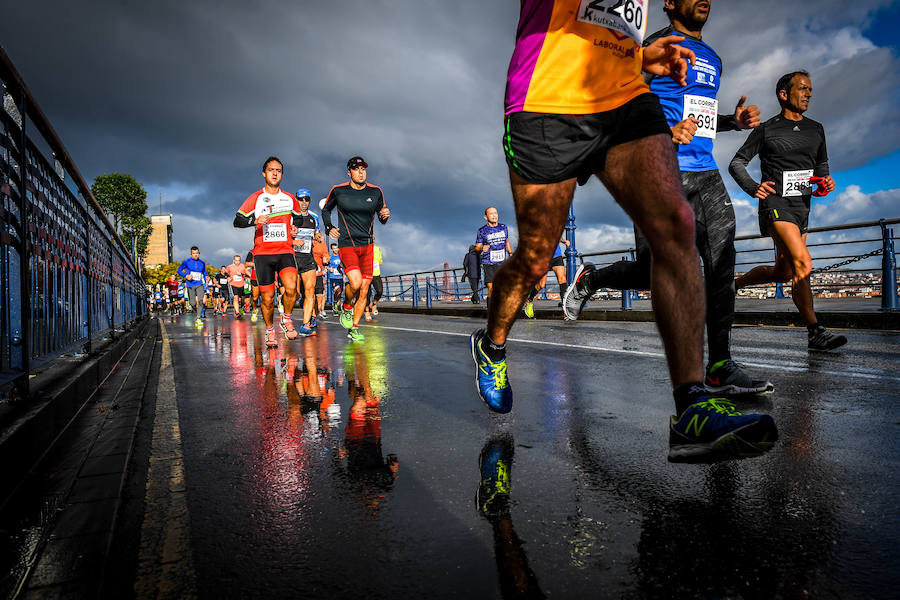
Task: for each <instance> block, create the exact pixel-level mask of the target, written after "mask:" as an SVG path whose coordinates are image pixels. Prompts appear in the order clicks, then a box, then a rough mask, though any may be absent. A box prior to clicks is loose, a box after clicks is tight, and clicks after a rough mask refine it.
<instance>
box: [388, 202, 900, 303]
mask: <svg viewBox="0 0 900 600" xmlns="http://www.w3.org/2000/svg"><path fill="white" fill-rule="evenodd" d="M897 223H900V218H892V219H881V220H879V221H868V222H862V223H849V224H845V225H835V226H830V227H813V228H811V229H809V237H808V238H807V239H808V244H807V247H808V248H809V250H810V255H811V257H812V260H813V275H812V278H811V285H812V288H813V293H815V294H818V295H823V294H828V293H829V290H833V292H832V293H833V294H834V295H864V296H869V297H881V299H882V303H881V304H882V309H884V310H898V309H900V306H898V288H897V263H896V256H897V251H896V250H895V248H894V240H896V237H895V236H894V232H893V229H892V228H891V227H888V226H889V225H895V224H897ZM847 231H853V232H855V233H856V232H858V233H859V234H860V235H859V237H852V238H846V237H844V236H843V234H840V235H831V236H830V237H831V238H832V239H826V235H825V234H836V233H838V232H847ZM735 246H736V247H737V260H736V262H735V270H736V271H737V272H743V271H747V270H749V269H750V268H752V267H754V266H757V265H762V264H771V263H772V262H774V246H773V244H772V241H771V239H769V238H766V237H763V236H761V235H745V236H739V237H737V238H735ZM833 249H837V250H835V251H832V250H833ZM577 258H578V260H579V261H580V262H584V261H585V259H591V261H590V262H593V263H594V264H595V265H596V266H597V267H598V268H602V267H604V266H607V265H610V264H612V263H614V262H617V261H619V260H632V261H633V260H634V259H635V248H633V247H632V248H618V249H615V250H604V251H599V252H586V253H583V254H579V255H578V257H577ZM835 261H837V262H835ZM879 263H880V264H879ZM849 265H854V266H853V267H850V268H847V267H849ZM462 272H463V270H462V269H461V268H456V269H434V270H430V271H416V272H411V273H401V274H396V275H383V276H382V280H383V283H384V298H383V299H384V300H386V301H389V302H390V301H400V302H404V301H411V302H412V303H413V306H418V305H419V303H421V302H425V304H426V306H428V307H430V306H431V303H432V302H468V301H469V299H470V298H471V295H472V290H471V288H470V286H469V284H468V283H465V282H462ZM853 274H858V275H853ZM839 279H843V281H840V280H839ZM786 289H790V285H789V284H787V285H782V284H780V283H779V284H767V285H760V286H754V287H752V288H746V289H745V290H751V291H750V292H747V291H745V290H742V292H743V293H742V294H741V295H751V294H752V290H761V292H760V293H762V294H763V296H764V297H783V294H784V291H785V290H786ZM484 292H485V286H484V284H483V283H482V284H480V286H479V290H478V293H479V296H481V297H482V298H483V297H484ZM559 292H560V290H559V286H558V283H557V281H556V278H555V277H554V276H553V274H552V272H549V273H548V277H547V284H546V286H545V287H544V288H543V290H541V292H540V294H539V296H538V298H540V299H544V300H546V299H548V298H550V299H556V298H558V295H559ZM597 296H598V297H600V298H606V299H621V301H622V307H623V308H630V307H631V302H632V300H636V299H638V298H648V297H649V292H646V291H642V292H641V293H640V294H639V293H638V292H637V291H635V290H625V291H624V292H622V291H619V290H606V289H604V290H599V291H598V293H597Z"/></svg>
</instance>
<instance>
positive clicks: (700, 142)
mask: <svg viewBox="0 0 900 600" xmlns="http://www.w3.org/2000/svg"><path fill="white" fill-rule="evenodd" d="M710 4H711V2H710V0H666V2H665V4H664V10H665V11H666V14H667V15H668V17H669V25H668V27H665V28H663V29H661V30H659V31H657V32H656V33H654V34H653V35H651V36H650V37H649V38H647V40H646V41H645V42H644V45H647V44H650V43H652V42H653V41H655V40H658V39H660V38H664V37H666V36H670V35H679V36H684V37H685V40H684V42H681V45H682V46H683V47H685V48H688V49H689V50H692V51H693V52H694V54H695V55H696V57H697V62H696V64H695V65H692V66H690V67H688V71H687V86H681V85H680V84H679V83H678V82H676V81H674V80H673V79H672V78H671V77H656V76H653V75H648V76H647V77H646V78H645V79H647V80H649V83H650V91H651V92H653V93H655V94H656V95H657V96H659V99H660V103H661V104H662V108H663V112H664V113H665V115H666V121H667V122H668V124H669V128H670V129H671V132H672V141H673V142H674V143H675V144H678V146H677V152H678V167H679V169H680V171H681V185H682V188H683V190H684V194H685V196H686V197H687V201H688V204H690V205H691V208H692V209H693V210H694V230H695V232H696V239H695V241H696V245H697V250H698V251H699V252H700V256H701V258H702V259H703V270H704V281H705V284H706V332H707V343H708V348H709V354H708V357H707V365H706V376H705V379H704V385H705V386H706V389H707V390H709V391H710V392H714V393H717V394H725V395H740V394H767V393H771V392H772V390H773V389H774V386H773V385H772V384H771V383H770V382H768V381H763V380H756V379H752V378H751V377H750V376H749V375H747V374H746V373H745V372H744V370H743V369H742V368H741V367H740V366H739V365H738V364H737V363H736V362H734V361H733V360H732V358H731V327H732V324H733V323H734V297H735V289H734V261H735V250H734V235H735V218H734V208H733V207H732V205H731V197H730V196H729V195H728V190H727V189H726V188H725V182H724V181H722V176H721V175H720V174H719V169H718V166H717V165H716V161H715V159H714V158H713V142H714V141H715V139H716V134H717V132H719V131H737V130H740V129H751V128H753V127H757V126H758V125H759V109H758V108H757V107H756V106H744V102H745V101H746V97H742V98H741V99H740V100H739V101H738V103H737V106H736V107H735V110H734V114H730V115H726V114H719V113H718V106H719V104H718V101H717V100H716V94H717V92H718V89H719V82H720V81H721V77H722V59H721V58H719V55H718V54H716V52H715V51H714V50H713V49H712V48H711V47H709V46H708V45H707V44H706V43H705V42H704V41H703V40H702V30H703V26H704V25H705V24H706V21H707V18H708V16H709V10H710ZM635 247H636V249H637V256H636V260H635V261H621V262H617V263H614V264H612V265H610V266H608V267H606V268H604V269H600V270H597V269H595V268H594V265H592V264H590V263H586V264H584V265H582V266H581V267H580V268H579V269H578V272H577V273H576V274H575V285H573V286H572V290H571V291H570V292H569V294H568V295H567V297H566V301H565V302H564V303H563V305H564V306H563V312H564V315H565V316H566V318H568V319H572V320H574V319H577V318H578V316H579V315H580V314H581V310H582V308H583V307H584V305H585V304H586V303H587V301H588V300H589V299H590V297H591V295H592V294H593V293H594V292H595V291H597V290H598V289H601V288H613V289H619V290H630V289H639V290H646V289H649V288H650V247H649V245H648V244H647V239H646V237H645V236H644V235H643V234H642V233H641V231H640V230H639V229H637V228H635Z"/></svg>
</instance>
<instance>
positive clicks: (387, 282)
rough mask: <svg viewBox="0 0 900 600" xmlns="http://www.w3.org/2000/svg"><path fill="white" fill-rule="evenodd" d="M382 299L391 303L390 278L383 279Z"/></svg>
mask: <svg viewBox="0 0 900 600" xmlns="http://www.w3.org/2000/svg"><path fill="white" fill-rule="evenodd" d="M384 299H385V300H386V301H387V302H390V301H391V280H390V277H385V278H384Z"/></svg>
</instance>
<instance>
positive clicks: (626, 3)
mask: <svg viewBox="0 0 900 600" xmlns="http://www.w3.org/2000/svg"><path fill="white" fill-rule="evenodd" d="M575 18H576V19H577V20H578V21H581V22H582V23H590V24H592V25H599V26H600V27H606V28H607V29H612V30H613V31H617V32H619V33H620V34H622V35H625V36H628V37H630V38H631V39H633V40H634V41H635V42H636V43H637V44H638V45H640V44H641V43H643V41H644V32H645V31H647V0H581V4H580V6H579V7H578V13H577V14H576V15H575Z"/></svg>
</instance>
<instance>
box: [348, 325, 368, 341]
mask: <svg viewBox="0 0 900 600" xmlns="http://www.w3.org/2000/svg"><path fill="white" fill-rule="evenodd" d="M347 337H349V338H350V340H351V341H354V342H361V341H363V340H364V339H366V337H365V336H364V335H363V334H362V332H361V331H360V330H359V327H351V328H350V329H348V330H347Z"/></svg>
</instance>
